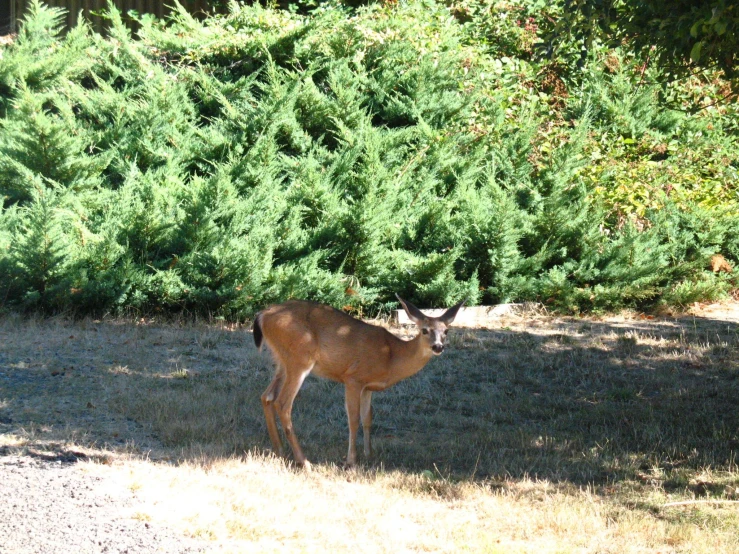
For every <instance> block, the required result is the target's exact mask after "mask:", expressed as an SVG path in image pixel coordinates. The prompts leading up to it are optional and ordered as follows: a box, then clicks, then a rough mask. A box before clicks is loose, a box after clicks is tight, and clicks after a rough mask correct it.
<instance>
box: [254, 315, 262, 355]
mask: <svg viewBox="0 0 739 554" xmlns="http://www.w3.org/2000/svg"><path fill="white" fill-rule="evenodd" d="M261 319H262V312H259V313H258V314H257V317H255V318H254V344H256V345H257V350H261V349H262V339H263V338H264V336H263V335H262V324H261Z"/></svg>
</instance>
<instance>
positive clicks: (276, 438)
mask: <svg viewBox="0 0 739 554" xmlns="http://www.w3.org/2000/svg"><path fill="white" fill-rule="evenodd" d="M284 381H285V368H284V367H283V366H282V365H280V364H279V363H278V364H277V367H276V371H275V376H274V378H273V379H272V382H271V383H270V384H269V386H268V387H267V388H266V390H265V391H264V393H262V408H263V409H264V419H265V421H266V422H267V432H268V433H269V440H270V441H271V442H272V450H274V452H275V454H277V455H278V456H280V457H282V456H284V455H285V452H284V450H283V447H282V439H280V433H279V431H278V430H277V421H276V419H275V416H276V409H275V400H276V399H277V395H278V394H279V393H280V390H281V389H282V384H283V382H284Z"/></svg>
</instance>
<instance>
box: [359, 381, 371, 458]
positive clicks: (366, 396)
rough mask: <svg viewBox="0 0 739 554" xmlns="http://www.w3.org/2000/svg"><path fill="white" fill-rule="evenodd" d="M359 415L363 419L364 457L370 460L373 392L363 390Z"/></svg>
mask: <svg viewBox="0 0 739 554" xmlns="http://www.w3.org/2000/svg"><path fill="white" fill-rule="evenodd" d="M359 415H360V416H361V418H362V435H363V438H364V455H365V457H367V458H369V457H370V456H372V441H371V439H370V430H371V428H372V391H369V390H367V389H363V390H362V394H361V395H360V397H359Z"/></svg>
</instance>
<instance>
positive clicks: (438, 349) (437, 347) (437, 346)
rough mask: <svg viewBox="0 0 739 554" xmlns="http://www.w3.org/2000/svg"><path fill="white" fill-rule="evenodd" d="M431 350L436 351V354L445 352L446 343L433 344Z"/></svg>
mask: <svg viewBox="0 0 739 554" xmlns="http://www.w3.org/2000/svg"><path fill="white" fill-rule="evenodd" d="M431 350H433V351H434V354H441V353H442V352H444V345H443V344H432V345H431Z"/></svg>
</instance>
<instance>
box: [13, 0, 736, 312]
mask: <svg viewBox="0 0 739 554" xmlns="http://www.w3.org/2000/svg"><path fill="white" fill-rule="evenodd" d="M521 5H522V6H524V7H525V6H526V5H527V4H526V5H525V3H524V4H521ZM533 5H534V4H531V5H530V6H529V7H528V8H526V9H529V11H530V13H533V11H531V10H530V8H531V6H533ZM468 6H470V8H469V10H470V14H472V15H473V16H474V17H472V16H471V17H470V18H465V17H460V12H459V9H460V8H459V6H457V8H456V9H457V11H456V12H455V11H454V9H453V10H451V11H450V10H449V9H448V8H447V7H445V6H443V5H437V4H434V3H430V2H425V3H415V2H411V3H408V4H405V3H399V4H397V5H395V6H377V5H375V6H369V7H366V8H362V9H359V10H355V11H349V10H347V9H346V8H342V7H338V6H334V5H329V4H326V5H322V6H320V7H319V8H317V9H316V10H314V11H313V12H312V13H310V14H309V15H299V14H296V13H290V12H288V11H280V10H275V9H265V8H262V7H259V6H251V7H248V6H242V5H239V4H236V3H233V4H232V5H231V7H230V12H229V13H228V14H226V15H217V16H211V17H209V18H207V19H205V20H204V21H197V20H195V19H193V18H192V17H191V16H189V15H188V14H187V13H186V12H185V11H184V10H183V9H181V8H180V9H178V10H176V11H175V13H174V15H173V16H172V17H171V18H170V20H168V21H166V22H162V21H157V20H155V19H153V18H150V17H148V16H144V17H140V18H139V21H138V23H139V25H140V28H139V31H138V36H137V37H135V38H134V37H133V36H132V34H131V32H130V31H129V30H128V29H127V28H126V27H125V26H124V24H123V22H122V19H121V16H120V14H119V13H118V12H117V11H116V10H115V9H114V8H111V10H110V12H109V14H108V18H109V23H110V28H109V32H108V34H107V35H106V36H101V35H98V34H95V33H93V32H92V31H91V30H90V28H89V27H88V26H87V25H86V24H85V23H81V24H80V25H78V26H77V27H76V28H75V29H72V30H71V31H69V32H68V33H67V34H62V33H61V28H60V13H59V11H58V10H56V9H52V8H46V7H44V6H43V5H41V4H39V3H32V7H31V10H30V11H29V13H28V14H27V16H26V19H25V23H24V26H23V30H22V32H21V33H20V34H19V35H18V37H17V40H16V41H15V42H14V43H13V44H12V45H10V46H7V47H5V48H4V49H3V50H2V52H1V53H2V57H0V107H1V109H2V113H1V114H0V115H1V116H2V117H0V126H1V127H2V133H0V152H1V153H2V155H1V156H0V169H1V170H2V171H0V195H2V197H3V206H2V211H1V212H0V299H3V300H2V302H4V303H5V304H6V305H8V306H14V307H18V308H24V309H34V310H45V311H60V310H68V311H72V312H74V313H80V314H84V313H100V312H130V311H134V312H141V313H157V312H171V311H185V312H188V313H201V314H214V315H222V316H226V317H230V318H240V317H246V316H249V315H250V314H252V313H253V312H254V311H255V310H256V309H259V308H261V307H262V306H264V305H265V304H267V303H269V302H274V301H279V300H282V299H285V298H288V297H305V298H312V299H315V300H318V301H322V302H328V303H330V304H333V305H336V306H339V307H344V308H346V309H348V310H353V311H356V312H363V311H366V310H368V309H372V310H376V309H378V308H380V309H386V308H388V307H390V306H392V305H394V296H393V293H394V292H398V293H400V294H401V295H406V296H407V297H409V298H410V299H411V300H414V301H416V302H418V303H420V304H421V305H424V306H430V305H439V306H441V305H448V304H451V303H452V302H454V301H456V300H458V299H459V298H460V297H464V296H466V297H468V298H469V302H470V303H477V302H481V301H484V302H499V301H516V300H540V301H545V302H547V303H548V304H549V305H551V306H553V307H557V308H559V309H563V310H569V311H578V310H612V309H619V308H621V307H624V306H644V305H648V304H651V303H655V302H659V301H661V300H669V301H671V302H684V301H688V300H691V301H692V299H694V298H698V297H706V298H707V297H715V296H716V295H720V294H721V293H722V292H723V291H725V290H726V289H727V288H729V287H730V286H731V285H730V282H729V281H728V280H726V279H723V280H722V279H719V278H716V277H713V276H711V275H708V274H706V273H705V271H704V267H705V263H706V260H707V259H708V258H709V257H710V255H711V254H713V253H716V252H721V253H723V254H724V255H725V256H727V257H729V258H733V259H734V260H736V256H737V253H738V252H737V250H738V248H739V247H737V244H736V238H735V237H734V233H731V232H730V231H729V229H731V225H733V224H734V223H735V222H736V213H737V210H736V209H735V206H736V198H732V196H731V189H730V187H728V186H727V185H726V182H727V177H728V176H729V173H730V171H731V168H732V167H733V166H730V167H729V168H726V166H722V167H723V169H720V167H719V162H718V158H715V159H716V160H717V161H716V164H715V165H714V166H712V167H713V168H714V169H708V171H709V172H712V173H711V177H710V178H711V179H714V180H715V183H716V184H717V187H718V188H719V189H720V194H719V195H718V197H719V198H720V200H719V201H717V202H713V203H712V202H710V201H708V198H709V196H710V195H707V194H704V192H705V190H706V188H705V187H703V186H702V185H701V186H698V187H697V190H696V191H694V192H695V193H693V192H690V193H685V192H684V191H685V190H686V189H687V188H688V181H689V179H688V178H687V177H686V178H685V179H683V181H681V182H680V183H678V182H677V181H674V182H667V181H664V182H661V181H659V180H657V184H658V185H659V186H661V187H662V190H663V192H664V191H665V190H666V188H665V187H667V186H668V185H669V186H672V189H671V190H677V189H680V190H681V191H682V192H681V193H680V194H677V193H674V194H672V195H670V194H668V193H667V192H664V193H663V194H661V195H655V196H654V197H652V196H648V197H647V198H646V199H645V200H644V201H641V202H640V201H636V200H634V201H632V196H631V195H632V193H633V192H634V186H633V182H632V181H633V178H632V177H633V176H634V175H636V176H637V177H638V176H639V175H642V174H644V175H647V176H651V175H653V174H654V173H660V171H661V170H662V169H664V168H667V175H671V174H673V173H674V174H676V175H694V174H696V172H698V171H699V170H698V160H697V159H695V158H689V160H695V163H693V162H692V161H685V158H684V157H683V153H684V152H685V150H686V149H688V148H693V149H698V150H700V149H703V151H705V152H708V151H711V150H713V151H715V148H714V146H715V145H716V144H718V143H721V144H723V146H724V148H725V150H724V152H725V153H726V154H727V155H729V153H730V152H733V151H734V150H733V142H732V139H731V138H730V137H729V134H728V132H724V131H722V130H721V129H722V127H721V126H722V125H724V124H726V125H727V128H728V125H729V123H728V121H730V119H731V118H725V119H722V118H721V117H719V118H714V119H712V120H711V125H712V129H713V130H712V131H711V132H710V133H706V134H705V136H704V138H703V139H702V138H701V136H700V135H699V133H700V129H701V125H703V126H704V127H703V128H704V129H707V127H706V125H708V124H705V123H701V121H703V120H702V119H700V117H697V116H696V117H693V118H688V117H687V116H678V115H677V114H676V112H675V111H674V110H670V109H668V108H666V107H665V104H664V101H663V100H664V97H663V95H662V93H661V91H660V90H658V89H657V88H656V86H655V85H653V84H648V86H643V85H640V84H639V83H636V82H635V77H634V72H633V64H634V63H636V62H634V61H629V62H628V63H627V62H623V63H622V65H621V66H620V68H619V69H618V70H617V71H615V72H614V71H611V70H607V68H605V69H604V66H601V65H598V64H600V63H604V62H603V60H604V59H605V58H597V59H596V58H593V59H592V60H591V62H590V63H591V64H592V66H589V69H588V71H585V72H583V73H582V74H581V79H580V82H575V81H574V80H569V79H570V78H569V77H568V76H567V75H566V74H565V73H564V72H563V73H562V76H561V78H560V77H557V78H559V79H560V81H559V83H560V84H559V85H557V87H555V88H556V90H557V91H558V92H557V93H556V94H553V93H552V89H551V83H552V81H551V78H552V75H553V73H552V72H553V71H554V72H555V73H556V71H557V69H556V67H557V66H556V65H555V66H553V65H552V64H551V63H550V62H546V61H541V60H538V59H537V56H536V55H535V53H534V51H533V50H532V48H533V47H531V48H530V46H531V45H532V44H533V42H532V41H534V35H535V34H536V29H535V27H529V28H527V29H524V30H523V31H524V34H521V32H519V31H520V30H521V27H520V25H519V23H520V21H519V20H515V22H514V20H512V19H511V18H509V17H507V16H506V17H502V16H501V17H499V18H498V19H496V20H495V23H494V28H493V27H491V29H497V28H498V27H500V28H506V29H508V34H507V35H505V36H502V38H501V39H500V40H501V41H500V42H498V43H495V44H493V43H492V42H491V40H492V39H491V36H492V35H491V32H490V29H487V28H485V27H483V26H481V25H482V19H481V17H482V15H480V14H490V13H494V12H495V13H497V11H496V10H500V9H502V8H501V7H500V6H498V4H497V3H477V4H471V3H470V4H469V5H468ZM483 8H484V9H483ZM527 13H529V12H527ZM531 17H533V16H531ZM475 21H477V22H478V23H479V25H480V26H478V27H474V25H475ZM511 25H513V26H515V28H514V27H511ZM471 26H472V27H471ZM506 37H507V38H506ZM501 53H505V54H506V56H504V57H505V60H506V61H501V56H500V55H501ZM609 55H611V56H623V55H622V54H619V53H611V54H609ZM624 59H626V58H624ZM628 59H629V60H630V58H628ZM629 64H631V65H629ZM555 76H556V75H555ZM576 91H578V92H576ZM629 141H631V142H629ZM661 141H662V142H665V143H667V144H668V146H666V147H665V150H664V152H663V154H664V153H665V152H666V153H667V155H666V156H665V157H664V159H659V160H657V161H656V162H655V161H654V159H651V158H649V156H650V155H651V156H652V158H653V157H654V156H653V150H654V149H655V148H658V147H659V145H660V144H662V142H661ZM650 149H651V150H650ZM642 150H644V153H642ZM650 153H651V154H650ZM717 156H718V154H717ZM648 158H649V159H648ZM655 163H656V164H658V165H657V166H655V165H654V164H655ZM650 164H651V165H650ZM660 164H661V165H660ZM701 171H702V173H701V174H702V175H705V174H706V169H705V168H704V169H703V170H701ZM633 172H635V173H633ZM650 172H651V173H650ZM691 172H692V173H691ZM622 185H623V192H620V191H621V187H622ZM678 185H679V186H678ZM702 197H703V198H705V199H706V201H705V202H703V201H701V198H702ZM634 198H636V197H634ZM673 205H674V208H672V206H673ZM732 206H733V207H732ZM732 218H733V219H732Z"/></svg>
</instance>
